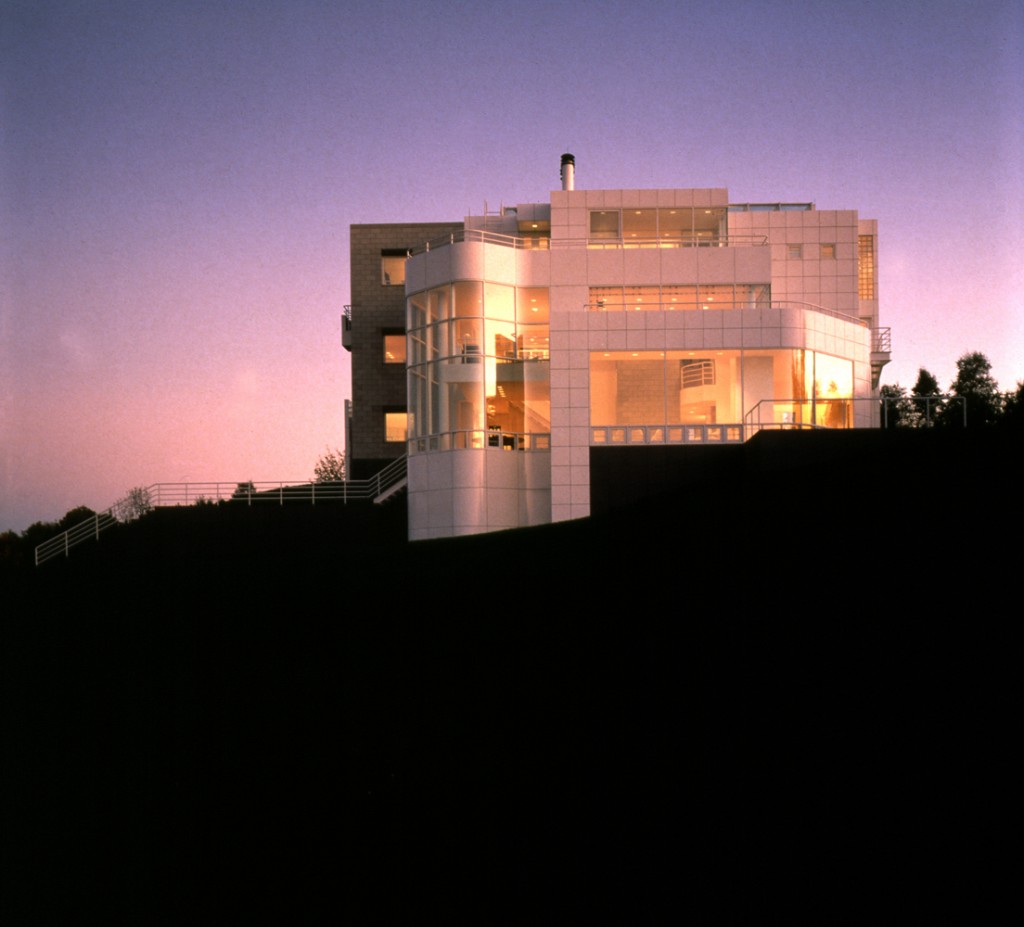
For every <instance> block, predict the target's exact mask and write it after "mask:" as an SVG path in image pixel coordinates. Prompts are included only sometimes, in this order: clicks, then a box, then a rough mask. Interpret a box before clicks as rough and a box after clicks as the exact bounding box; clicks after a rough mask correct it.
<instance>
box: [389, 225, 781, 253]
mask: <svg viewBox="0 0 1024 927" xmlns="http://www.w3.org/2000/svg"><path fill="white" fill-rule="evenodd" d="M467 241H468V242H482V243H485V244H491V245H501V246H503V247H506V248H518V249H522V250H537V251H545V250H548V249H551V248H553V249H556V250H557V249H562V248H598V249H601V248H607V249H626V250H632V249H634V248H728V247H736V246H741V247H756V246H763V245H767V244H768V236H767V235H719V236H718V237H716V238H702V237H699V236H696V235H686V236H681V237H679V238H555V239H552V238H548V237H546V236H533V237H530V236H526V237H524V236H519V235H504V234H502V233H500V232H489V231H486V230H485V229H457V230H456V231H454V232H449V233H448V234H447V235H444V236H442V237H440V238H432V239H430V240H429V241H425V242H424V243H423V244H422V245H417V246H415V247H413V248H410V249H409V250H408V252H407V255H408V256H409V257H412V256H413V255H416V254H426V253H428V252H430V251H431V250H434V249H437V248H444V247H447V246H448V245H454V244H457V243H460V242H467Z"/></svg>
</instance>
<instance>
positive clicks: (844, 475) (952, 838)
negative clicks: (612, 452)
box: [2, 433, 1022, 923]
mask: <svg viewBox="0 0 1024 927" xmlns="http://www.w3.org/2000/svg"><path fill="white" fill-rule="evenodd" d="M979 434H980V433H979ZM914 437H917V438H919V440H917V441H916V442H915V441H914V440H912V439H913V438H914ZM783 450H784V449H782V450H780V449H779V448H778V447H775V446H773V447H771V448H767V449H765V448H762V449H761V450H760V451H756V452H755V453H756V455H757V456H756V457H752V458H751V459H750V460H748V461H747V462H746V463H745V464H744V465H743V466H742V467H741V468H740V470H739V472H738V473H737V470H736V469H735V468H727V469H726V470H725V471H723V472H722V473H720V474H718V475H716V474H715V473H714V472H713V471H712V472H709V473H707V474H706V475H705V476H704V477H703V478H702V479H701V480H699V481H696V482H689V483H687V484H685V485H682V487H681V488H680V489H678V490H675V491H672V492H666V493H662V494H659V495H657V496H655V497H653V498H652V497H648V498H645V499H644V498H637V499H634V500H631V501H630V503H629V504H628V505H622V506H615V505H608V506H607V510H606V511H605V513H604V514H603V515H601V516H599V517H595V518H593V519H590V520H587V521H584V522H577V523H570V524H564V525H554V526H548V527H545V528H541V529H531V530H526V531H517V532H508V533H504V534H498V535H490V536H482V537H475V538H465V539H455V540H451V541H443V542H442V541H438V542H430V543H421V544H416V545H412V546H410V545H408V544H407V543H406V542H405V540H404V531H405V528H404V525H405V511H404V508H403V503H401V502H396V503H394V504H391V505H389V506H387V507H384V508H383V509H381V508H374V507H369V506H367V507H365V508H357V507H349V508H342V507H331V506H318V507H317V508H316V509H309V508H305V507H298V506H296V507H290V506H289V507H285V508H276V507H267V508H259V507H253V508H247V507H244V506H219V507H214V506H210V507H203V508H196V509H188V510H166V511H164V510H161V511H157V512H156V513H154V514H153V515H151V516H148V517H146V518H144V519H142V520H140V521H139V522H137V523H135V524H133V525H130V526H127V527H125V528H123V529H116V530H112V531H111V532H109V533H108V534H106V535H104V536H103V538H102V540H101V542H100V543H99V544H96V545H91V546H90V545H85V546H83V547H82V548H81V549H80V550H81V555H79V552H78V551H77V550H76V551H75V552H74V553H73V555H72V557H71V558H70V559H68V560H67V561H66V562H57V563H54V564H51V565H47V567H44V568H42V569H40V570H36V571H32V572H31V573H30V574H28V575H19V576H17V577H12V581H11V583H10V586H9V588H10V589H12V590H13V594H14V595H15V596H16V597H17V598H16V602H15V607H13V608H11V609H10V610H5V614H4V617H3V620H2V625H3V686H4V690H3V706H4V707H3V718H4V728H3V753H4V756H5V760H4V764H3V777H4V783H3V806H4V812H5V820H6V821H7V822H8V825H9V826H6V827H5V828H4V831H5V836H4V838H3V843H4V852H5V857H4V866H3V870H4V879H5V882H6V883H7V885H8V888H9V889H10V891H9V892H6V894H7V895H8V897H9V898H10V899H11V901H10V903H11V904H12V905H14V904H18V905H19V906H20V905H21V904H22V902H23V898H22V895H25V894H26V893H25V892H24V891H19V892H15V891H14V889H19V890H24V889H26V888H29V889H31V890H30V891H29V892H28V893H27V900H25V903H26V904H27V905H28V908H27V909H26V908H20V910H29V911H35V912H36V913H40V912H49V911H50V910H51V909H54V908H58V909H60V910H62V911H63V912H64V913H65V914H66V915H70V916H71V917H72V918H73V919H77V918H78V917H79V916H81V915H82V912H83V911H84V910H85V909H86V908H88V907H90V906H94V905H99V906H100V907H101V908H102V909H103V910H104V911H105V912H106V914H107V915H108V918H113V919H117V918H123V919H126V920H135V921H138V922H145V923H181V922H182V921H189V920H192V919H194V918H195V916H196V912H205V913H207V914H209V913H211V911H212V910H213V909H211V908H209V907H207V902H206V901H205V900H204V899H203V896H202V893H203V892H204V891H208V890H212V891H213V892H214V893H215V896H216V899H217V903H218V905H219V906H226V908H227V909H228V910H231V911H234V912H236V913H242V912H249V911H260V912H262V913H266V912H267V911H270V910H277V907H276V906H277V905H280V906H281V908H280V910H281V911H282V912H284V913H282V915H281V918H282V919H284V918H287V919H288V920H289V921H290V922H318V916H319V915H321V914H323V915H324V916H325V917H327V916H331V917H346V916H352V917H356V919H357V920H359V919H361V915H365V912H366V911H367V910H369V911H371V912H373V913H375V914H377V915H380V916H381V917H382V918H384V919H387V915H389V914H394V915H395V916H396V917H398V913H397V912H399V911H402V912H405V913H406V915H407V913H408V911H410V910H411V911H413V912H418V916H416V917H415V919H416V920H422V919H426V917H425V913H424V912H428V911H433V910H436V909H438V907H439V906H440V910H442V911H445V910H446V911H449V912H461V913H462V914H463V915H465V914H466V913H467V912H473V913H474V915H475V918H476V919H484V920H499V921H504V920H508V921H512V922H523V921H528V922H535V921H539V922H542V923H547V922H563V921H565V920H573V919H577V918H579V917H580V916H581V915H582V914H583V912H585V911H587V910H588V909H595V910H599V911H602V912H606V913H607V912H610V911H613V910H621V911H622V912H623V913H624V914H626V913H627V912H628V918H629V922H631V923H632V922H640V923H644V922H648V921H654V920H658V921H659V922H660V921H661V920H663V919H664V918H663V915H664V913H665V911H666V910H667V911H670V912H675V913H681V914H686V913H687V912H689V913H696V912H697V910H698V906H699V905H703V904H705V903H707V902H709V901H710V902H711V903H712V904H713V906H714V908H715V909H716V910H718V911H719V912H724V911H725V910H727V909H731V908H734V907H737V906H738V907H740V908H742V909H744V910H745V911H746V912H747V913H748V915H754V916H762V915H763V914H765V913H766V912H767V913H770V912H774V911H779V912H782V911H787V912H789V913H790V914H791V915H793V916H797V917H798V918H799V919H803V918H804V917H806V918H807V919H811V918H812V917H814V916H817V915H819V914H820V913H822V912H824V911H835V910H837V908H836V907H835V906H836V905H837V904H838V910H849V909H850V906H863V907H864V908H866V910H867V911H869V912H872V911H873V912H874V913H875V914H878V913H879V912H896V911H905V910H908V909H918V906H919V905H921V904H922V903H923V902H922V901H921V898H922V894H926V895H927V903H928V904H941V905H943V907H945V906H947V905H952V904H954V901H955V900H954V897H953V895H954V893H955V894H956V896H957V898H956V900H962V899H961V898H960V896H961V894H962V893H961V891H960V890H961V889H964V890H967V892H966V893H967V896H969V897H971V898H972V899H973V901H972V904H978V903H982V904H983V903H985V901H986V899H990V898H991V897H992V893H991V888H992V884H993V883H998V881H999V879H1000V878H1001V873H1002V872H1004V871H1005V869H1006V867H1007V864H1006V861H1005V859H1003V858H1002V856H1001V854H1000V853H999V852H998V851H997V850H996V849H995V847H997V846H998V843H997V841H998V840H999V838H1000V837H1001V836H1006V835H1005V834H1004V833H1003V832H1004V831H1005V830H1007V829H1008V826H1009V825H1008V824H1007V823H1006V822H1007V821H1008V812H1007V807H1006V805H1007V802H1008V798H1009V795H1010V793H1011V788H1010V779H1011V773H1010V759H1009V758H1010V756H1011V755H1012V752H1013V751H1012V749H1011V747H1012V744H1013V740H1014V738H1013V735H1012V733H1011V732H1012V730H1013V728H1014V726H1015V721H1014V719H1015V717H1016V711H1015V706H1016V696H1015V695H1014V694H1013V692H1011V685H1010V680H1011V678H1013V672H1014V671H1015V670H1014V667H1013V666H1012V664H1013V663H1014V661H1015V654H1016V652H1017V645H1018V640H1017V631H1016V627H1017V624H1018V619H1017V617H1016V614H1015V613H1016V610H1017V608H1016V605H1015V604H1014V603H1015V600H1016V597H1015V596H1014V595H1013V589H1014V586H1015V579H1016V575H1015V574H1016V571H1017V566H1016V560H1017V559H1019V558H1018V556H1017V549H1018V547H1019V544H1018V538H1019V533H1018V531H1017V527H1016V523H1015V522H1016V514H1015V513H1016V512H1017V511H1019V510H1020V503H1021V495H1022V492H1021V489H1020V485H1019V481H1018V480H1017V478H1016V474H1017V472H1018V470H1019V456H1018V450H1019V448H1018V447H1017V445H1016V444H1014V443H1010V442H1009V441H1008V440H1005V439H1002V440H997V439H995V438H992V439H991V440H989V439H987V438H984V436H983V437H982V438H978V439H975V440H974V441H973V442H972V441H969V440H967V439H965V438H964V437H963V436H962V435H959V436H958V435H953V436H947V437H946V438H941V437H935V436H910V437H909V438H904V437H903V436H900V437H899V438H898V439H895V440H893V441H890V442H887V443H883V442H880V441H879V439H877V438H876V437H874V436H871V437H869V438H867V439H866V441H865V442H863V443H856V442H848V443H847V444H846V446H839V445H828V446H826V445H824V444H823V445H821V446H820V447H818V448H817V449H816V450H815V451H813V452H811V451H806V449H805V452H804V453H803V454H801V455H794V456H793V457H792V458H790V461H789V463H788V464H787V462H786V458H785V455H784V453H783ZM780 455H781V456H780ZM738 476H739V482H737V478H738ZM837 485H838V486H843V487H845V491H844V492H842V493H837V492H836V487H837ZM851 487H852V488H851ZM657 488H659V487H653V489H657ZM837 499H838V500H839V502H838V503H837V501H836V500H837ZM837 504H838V505H840V506H845V509H844V510H843V511H842V512H841V513H840V514H839V515H837V514H836V511H835V508H834V507H835V506H836V505H837ZM876 512H877V513H878V515H879V517H877V518H876V517H875V513H876ZM693 524H697V525H699V526H700V528H701V530H700V531H699V532H696V533H695V532H693V531H684V530H681V528H682V527H684V526H692V525H693ZM695 538H696V540H695ZM51 567H52V568H51ZM969 862H970V863H972V864H977V863H979V862H980V863H982V864H983V866H984V867H985V868H986V870H987V875H988V879H989V883H988V884H987V885H980V884H979V885H977V886H976V887H975V884H973V883H970V881H969V876H968V875H967V874H966V873H967V872H968V868H967V863H969ZM953 873H955V874H956V880H954V881H951V879H952V874H953ZM926 885H928V886H930V887H929V888H928V889H927V890H926V889H925V888H924V886H926ZM954 886H955V889H954ZM975 888H976V890H977V892H978V893H979V894H977V895H975V894H974V891H975ZM986 888H987V889H988V890H987V891H985V890H984V889H986ZM884 890H891V891H893V892H895V893H896V899H897V900H896V901H895V902H886V903H885V905H884V906H883V905H882V902H881V900H880V899H881V898H882V892H883V891H884ZM478 892H479V893H482V894H483V895H485V896H487V898H488V899H489V902H488V903H486V904H484V905H483V906H482V907H479V908H473V907H467V905H468V903H469V899H470V898H471V897H472V896H473V895H475V894H476V893H478ZM367 895H369V896H370V898H371V907H370V908H369V909H367V908H364V907H362V901H364V900H365V896H367ZM820 897H823V898H825V899H827V900H826V901H824V902H821V903H822V904H824V905H825V906H824V907H817V905H818V904H819V902H816V901H813V899H817V898H820ZM541 898H544V899H545V900H544V902H543V903H541V902H540V901H539V899H541ZM780 898H781V899H782V900H781V901H780V900H779V899H780ZM357 899H359V900H357ZM887 916H888V915H887ZM43 919H44V920H45V919H47V918H45V917H44V918H43ZM405 919H408V917H407V916H406V917H404V918H403V920H405ZM881 919H883V920H884V919H885V918H884V917H882V918H881ZM13 922H25V921H24V920H23V919H20V918H15V920H14V921H13Z"/></svg>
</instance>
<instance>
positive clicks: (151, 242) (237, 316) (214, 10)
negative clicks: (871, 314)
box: [0, 0, 1024, 531]
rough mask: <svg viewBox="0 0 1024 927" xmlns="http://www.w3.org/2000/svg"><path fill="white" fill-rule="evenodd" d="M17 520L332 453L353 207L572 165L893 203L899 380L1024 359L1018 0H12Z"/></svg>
mask: <svg viewBox="0 0 1024 927" xmlns="http://www.w3.org/2000/svg"><path fill="white" fill-rule="evenodd" d="M0 117H2V126H0V133H2V144H0V226H2V229H3V235H2V243H0V268H2V270H0V531H3V530H5V529H13V530H16V531H21V530H24V529H25V528H26V527H28V525H29V524H30V523H32V522H34V521H37V520H47V521H50V520H56V519H59V518H60V517H61V516H62V515H63V514H64V512H65V511H67V510H68V509H70V508H73V507H75V506H78V505H88V506H90V507H91V508H94V509H98V510H99V509H104V508H106V507H107V506H109V505H111V504H112V503H113V502H114V501H115V500H117V499H118V498H119V497H121V496H123V495H124V493H125V491H126V490H128V489H129V488H131V487H133V486H146V485H149V484H152V483H156V482H179V481H185V480H190V481H213V480H221V481H235V482H237V481H241V480H249V479H252V480H256V481H262V480H289V481H300V480H308V479H310V478H311V477H312V472H313V465H314V463H315V462H316V459H317V458H318V457H319V456H320V455H321V454H322V453H323V452H324V450H325V448H326V447H328V446H330V447H332V448H333V447H336V446H342V445H343V440H344V439H343V427H342V411H343V405H344V400H345V399H346V397H348V396H349V395H350V387H349V365H348V361H349V357H348V354H347V353H346V352H345V351H344V350H343V349H342V348H341V339H340V321H339V318H340V315H341V311H342V307H343V306H344V305H345V304H346V303H347V302H349V281H348V275H349V270H348V244H349V225H350V224H351V223H363V222H398V221H434V220H438V221H439V220H461V219H462V218H463V217H464V216H465V215H466V214H467V212H469V211H472V212H474V213H479V212H480V211H481V210H482V208H483V205H484V202H485V201H486V202H487V203H488V205H489V206H490V208H491V209H497V208H498V207H499V206H500V205H501V204H515V203H518V202H538V201H546V200H547V199H548V196H549V192H550V191H551V190H553V189H557V188H558V187H559V176H558V170H559V157H560V155H561V154H562V152H564V151H571V152H573V153H574V154H575V156H576V187H577V189H583V188H645V187H726V188H728V190H729V196H730V200H731V201H733V202H759V201H762V202H779V201H783V202H786V201H790V202H814V203H815V204H816V205H817V207H818V208H820V209H857V210H858V211H859V213H860V215H861V217H864V218H875V219H878V221H879V296H880V306H881V309H880V314H881V322H882V324H883V325H887V326H891V327H892V355H893V362H892V363H891V364H890V365H889V366H888V367H887V368H886V370H885V373H884V375H883V382H885V383H897V382H898V383H900V384H903V385H904V386H906V387H908V388H909V387H910V386H911V385H912V384H913V383H914V380H915V379H916V376H917V371H918V368H919V367H922V366H923V367H926V368H928V369H929V370H930V371H931V372H932V373H934V374H935V375H936V376H937V378H938V380H939V383H940V385H941V386H942V387H943V388H945V387H947V386H948V385H949V383H950V381H951V380H952V379H953V377H954V375H955V372H956V371H955V364H956V360H957V358H958V357H959V356H960V355H961V354H963V353H965V352H967V351H982V352H983V353H985V354H986V355H987V356H988V358H989V359H990V360H991V362H992V365H993V374H994V375H995V377H996V378H997V379H998V381H999V383H1000V386H1001V388H1003V389H1012V388H1013V387H1014V386H1015V384H1016V382H1017V380H1019V379H1024V295H1022V294H1024V221H1022V216H1024V4H1022V3H1021V2H1020V0H971V2H964V0H956V2H951V0H922V2H900V0H886V2H875V0H859V2H856V3H854V2H822V0H817V2H802V0H793V2H782V0H764V2H746V0H724V2H720V3H713V4H712V3H707V2H683V0H676V2H646V0H630V2H600V0H598V2H590V3H577V2H558V0H544V2H540V0H519V2H516V3H492V2H483V0H479V2H475V3H455V2H450V3H441V2H430V0H417V2H415V3H409V2H392V3H381V2H377V3H364V2H351V0H350V2H341V0H338V2H328V0H232V2H227V0H196V2H193V0H160V2H155V0H154V2H151V0H92V2H91V0H0Z"/></svg>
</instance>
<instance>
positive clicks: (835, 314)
mask: <svg viewBox="0 0 1024 927" xmlns="http://www.w3.org/2000/svg"><path fill="white" fill-rule="evenodd" d="M584 309H586V310H587V311H589V312H696V311H707V312H715V311H733V310H736V309H746V310H750V309H802V310H806V311H809V312H817V313H820V314H821V315H827V316H831V317H832V318H833V319H841V320H842V321H843V322H850V323H851V324H853V325H860V326H861V327H862V328H867V327H868V323H867V322H865V321H864V320H863V319H859V318H857V316H854V315H847V314H846V313H845V312H840V311H839V310H838V309H829V308H828V307H827V306H819V305H817V303H807V302H801V301H799V300H795V299H783V300H772V301H771V302H770V303H755V304H754V305H751V304H750V303H749V302H744V301H742V300H720V301H718V302H716V303H714V304H712V303H710V302H704V301H701V300H698V301H697V302H679V301H677V302H668V303H666V302H657V303H654V302H645V303H644V304H643V305H642V306H640V305H638V304H637V303H636V302H627V301H623V302H621V303H611V302H609V301H608V300H598V301H597V302H593V303H586V304H585V305H584ZM873 331H882V329H874V330H873ZM884 331H885V332H886V333H888V331H889V329H884ZM887 343H888V342H887ZM872 350H875V349H874V348H872Z"/></svg>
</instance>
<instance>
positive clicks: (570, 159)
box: [561, 152, 576, 190]
mask: <svg viewBox="0 0 1024 927" xmlns="http://www.w3.org/2000/svg"><path fill="white" fill-rule="evenodd" d="M575 174H576V158H575V157H574V156H573V155H571V154H569V152H566V153H565V154H564V155H562V170H561V175H562V189H563V190H575V189H576V185H575V180H576V178H575Z"/></svg>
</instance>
